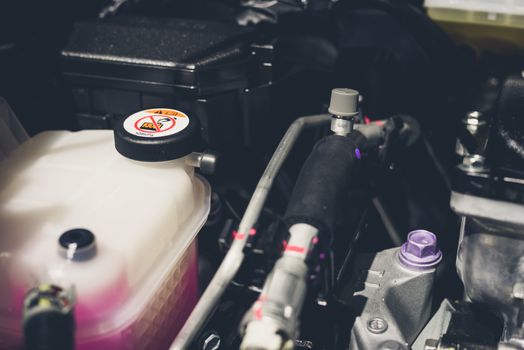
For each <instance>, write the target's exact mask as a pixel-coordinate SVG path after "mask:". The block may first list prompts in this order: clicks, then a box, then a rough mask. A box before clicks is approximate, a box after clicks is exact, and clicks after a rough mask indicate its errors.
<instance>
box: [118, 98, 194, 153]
mask: <svg viewBox="0 0 524 350" xmlns="http://www.w3.org/2000/svg"><path fill="white" fill-rule="evenodd" d="M199 145H200V125H199V123H198V120H197V118H190V117H189V116H188V115H187V114H185V113H183V112H181V111H177V110H176V109H168V108H150V109H146V110H143V111H140V112H137V113H135V114H132V115H130V116H128V117H127V118H123V119H120V120H118V121H117V122H116V123H115V147H116V150H117V151H118V152H119V153H120V154H122V155H123V156H125V157H127V158H130V159H134V160H139V161H146V162H161V161H167V160H173V159H178V158H182V157H184V156H186V155H188V154H190V153H191V152H193V151H195V150H196V149H197V148H198V146H199Z"/></svg>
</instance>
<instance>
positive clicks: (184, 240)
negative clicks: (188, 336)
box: [0, 111, 210, 350]
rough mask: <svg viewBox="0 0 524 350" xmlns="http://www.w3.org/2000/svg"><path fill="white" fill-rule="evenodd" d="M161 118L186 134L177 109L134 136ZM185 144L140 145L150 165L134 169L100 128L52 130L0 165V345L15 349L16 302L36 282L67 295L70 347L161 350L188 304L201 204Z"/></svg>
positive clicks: (193, 288)
mask: <svg viewBox="0 0 524 350" xmlns="http://www.w3.org/2000/svg"><path fill="white" fill-rule="evenodd" d="M176 112H178V111H176ZM178 113H181V112H178ZM145 114H147V115H145V117H148V116H149V114H150V113H145ZM153 115H156V114H154V113H153ZM140 118H142V116H141V117H140ZM140 118H137V120H138V119H140ZM162 118H163V119H164V120H161V121H160V123H163V124H162V125H163V126H167V127H170V129H169V130H172V129H175V128H178V129H176V130H178V131H177V132H180V131H181V130H179V129H181V128H182V126H183V125H181V124H183V123H186V125H185V127H183V128H182V130H192V129H188V128H189V127H190V126H189V125H190V124H191V121H190V120H189V117H188V116H187V115H185V114H183V113H181V114H180V115H179V116H178V118H177V119H175V116H173V115H166V116H164V117H161V118H156V117H155V119H154V121H155V123H156V126H155V123H152V125H151V124H146V125H145V126H146V127H152V128H153V129H152V130H146V131H144V134H146V135H149V134H148V131H155V132H153V133H150V134H152V135H154V134H158V133H159V128H160V126H159V124H158V119H162ZM184 118H187V120H186V119H184ZM150 119H151V118H150ZM179 119H180V121H179ZM145 121H146V120H145V119H142V120H140V121H138V122H136V121H135V122H133V123H132V124H133V126H132V127H133V128H134V127H135V125H136V126H137V127H138V128H139V127H140V126H142V124H140V122H145ZM176 130H175V131H176ZM138 132H139V131H137V133H138ZM191 132H194V130H193V131H191ZM176 134H177V133H176V132H175V133H169V132H168V135H165V134H164V135H161V136H160V138H156V137H153V139H156V140H158V139H160V141H161V142H167V143H168V144H169V142H172V141H173V139H171V140H167V141H166V139H165V138H164V139H162V137H168V138H169V137H170V136H173V135H175V136H176ZM146 137H149V136H146ZM183 139H184V137H183ZM179 141H180V139H177V141H176V142H179ZM176 142H175V143H176ZM182 142H183V143H184V142H187V140H185V141H182ZM134 146H136V145H134ZM186 146H187V149H184V150H183V151H182V152H181V153H178V154H175V156H173V153H172V152H173V148H172V147H173V145H172V144H170V145H168V147H167V148H166V147H161V149H164V150H166V149H167V153H169V152H171V153H169V155H168V156H166V155H165V154H166V153H164V155H163V156H155V147H154V146H153V147H152V148H151V145H149V146H146V148H147V147H149V149H148V151H147V152H145V153H146V154H147V156H148V157H149V156H153V157H156V158H155V159H153V160H154V162H146V161H137V160H134V159H130V158H128V157H126V156H124V155H122V154H120V153H119V152H117V150H116V149H115V141H114V136H113V132H112V131H104V130H91V131H79V132H68V131H52V132H44V133H41V134H39V135H37V136H36V137H34V138H32V139H31V140H29V141H28V142H26V143H25V144H23V145H22V146H20V147H19V148H18V149H17V150H16V151H14V152H13V153H12V154H11V155H10V157H9V158H8V159H7V160H5V161H3V162H2V163H1V164H0V286H1V288H0V348H1V349H5V348H7V349H9V348H19V347H20V346H21V344H22V333H21V329H22V327H21V324H22V311H23V310H22V309H23V300H24V296H25V294H26V293H27V291H28V290H30V289H31V288H34V287H35V286H38V285H42V284H50V285H56V286H60V287H62V288H66V289H70V288H72V289H73V290H74V293H75V295H76V301H75V307H74V317H75V320H76V334H75V342H76V349H80V350H84V349H85V350H87V349H94V348H96V349H97V350H104V349H144V348H155V349H162V348H167V347H168V346H169V344H170V342H171V341H172V339H173V338H174V337H175V335H176V333H177V332H178V330H179V329H180V328H181V326H182V324H183V322H184V321H185V319H186V317H187V316H188V315H189V313H190V311H191V309H192V307H193V306H194V304H195V303H196V300H197V297H198V296H197V253H196V240H195V237H196V235H197V233H198V231H199V230H200V228H201V227H202V225H203V224H204V222H205V220H206V218H207V215H208V213H209V202H210V188H209V185H208V184H207V182H206V181H205V180H203V179H202V178H200V177H199V176H196V175H195V173H194V169H193V168H192V167H190V166H188V165H186V162H185V157H184V156H185V155H186V154H187V153H188V152H189V149H190V148H191V145H187V144H186ZM170 147H171V148H170ZM131 149H132V151H131V152H133V147H131ZM151 149H153V150H151ZM157 149H158V148H157ZM139 153H140V151H139ZM175 153H176V152H175ZM173 158H176V159H173ZM167 159H172V160H167ZM142 160H146V159H144V158H142Z"/></svg>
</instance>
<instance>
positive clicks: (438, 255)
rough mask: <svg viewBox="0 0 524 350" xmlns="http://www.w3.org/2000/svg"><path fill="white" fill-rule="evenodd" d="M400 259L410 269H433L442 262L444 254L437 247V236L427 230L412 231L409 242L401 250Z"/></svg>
mask: <svg viewBox="0 0 524 350" xmlns="http://www.w3.org/2000/svg"><path fill="white" fill-rule="evenodd" d="M399 258H400V261H401V262H402V263H403V264H404V265H405V266H407V267H410V268H414V269H417V270H421V269H427V268H432V267H433V266H435V265H437V264H438V263H439V262H440V261H441V260H442V252H441V251H440V250H439V249H438V247H437V236H435V234H433V233H432V232H429V231H426V230H416V231H411V232H410V233H409V234H408V239H407V242H406V243H404V244H403V245H402V247H401V248H400V253H399Z"/></svg>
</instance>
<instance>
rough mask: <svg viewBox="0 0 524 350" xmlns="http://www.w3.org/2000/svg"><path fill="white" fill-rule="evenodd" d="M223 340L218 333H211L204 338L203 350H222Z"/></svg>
mask: <svg viewBox="0 0 524 350" xmlns="http://www.w3.org/2000/svg"><path fill="white" fill-rule="evenodd" d="M220 343H221V339H220V336H219V335H218V333H216V332H214V331H213V332H211V333H209V334H208V335H207V336H205V337H204V340H203V342H202V350H218V349H220Z"/></svg>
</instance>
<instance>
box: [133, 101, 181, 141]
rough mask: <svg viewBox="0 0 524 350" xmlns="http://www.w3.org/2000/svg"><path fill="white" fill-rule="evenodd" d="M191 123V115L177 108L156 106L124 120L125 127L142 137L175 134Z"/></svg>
mask: <svg viewBox="0 0 524 350" xmlns="http://www.w3.org/2000/svg"><path fill="white" fill-rule="evenodd" d="M188 125H189V117H188V116H187V115H186V114H184V113H182V112H180V111H177V110H175V109H167V108H154V109H147V110H145V111H140V112H137V113H135V114H133V115H131V116H129V117H127V119H126V120H125V121H124V129H125V130H126V131H127V132H128V133H130V134H133V135H136V136H141V137H164V136H169V135H174V134H176V133H179V132H180V131H182V130H184V129H185V128H186V127H187V126H188Z"/></svg>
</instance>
